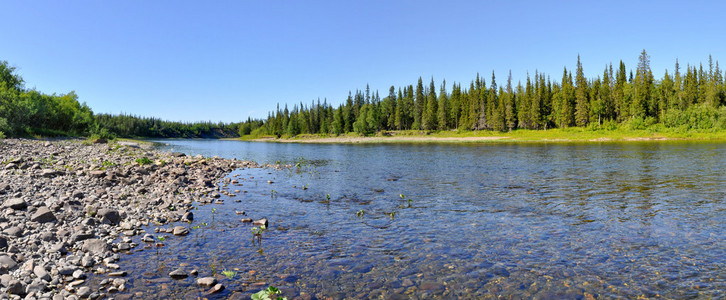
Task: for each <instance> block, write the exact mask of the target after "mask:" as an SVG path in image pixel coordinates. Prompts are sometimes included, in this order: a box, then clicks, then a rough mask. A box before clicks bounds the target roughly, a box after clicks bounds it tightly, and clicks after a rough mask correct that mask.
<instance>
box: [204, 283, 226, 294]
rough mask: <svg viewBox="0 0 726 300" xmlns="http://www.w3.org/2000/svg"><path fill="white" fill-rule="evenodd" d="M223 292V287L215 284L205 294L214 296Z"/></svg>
mask: <svg viewBox="0 0 726 300" xmlns="http://www.w3.org/2000/svg"><path fill="white" fill-rule="evenodd" d="M222 290H224V285H222V284H221V283H217V284H215V285H214V286H213V287H212V288H211V289H209V290H208V291H207V294H214V293H218V292H220V291H222Z"/></svg>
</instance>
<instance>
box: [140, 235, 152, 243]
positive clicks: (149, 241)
mask: <svg viewBox="0 0 726 300" xmlns="http://www.w3.org/2000/svg"><path fill="white" fill-rule="evenodd" d="M141 241H143V242H146V243H153V242H154V236H152V235H150V234H148V233H147V234H145V235H144V237H142V238H141Z"/></svg>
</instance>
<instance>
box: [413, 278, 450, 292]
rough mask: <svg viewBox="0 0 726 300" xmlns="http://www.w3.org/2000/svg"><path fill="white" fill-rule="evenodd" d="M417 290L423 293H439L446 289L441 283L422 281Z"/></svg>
mask: <svg viewBox="0 0 726 300" xmlns="http://www.w3.org/2000/svg"><path fill="white" fill-rule="evenodd" d="M419 289H421V290H424V291H430V292H432V293H441V292H443V291H444V290H445V289H446V286H445V285H444V284H443V283H441V282H436V281H424V282H422V283H421V285H419Z"/></svg>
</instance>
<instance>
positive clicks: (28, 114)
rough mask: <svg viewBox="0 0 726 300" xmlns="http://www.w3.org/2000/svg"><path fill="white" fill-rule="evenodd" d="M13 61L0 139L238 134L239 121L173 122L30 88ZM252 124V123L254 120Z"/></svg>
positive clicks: (4, 87)
mask: <svg viewBox="0 0 726 300" xmlns="http://www.w3.org/2000/svg"><path fill="white" fill-rule="evenodd" d="M24 83H25V82H24V80H23V79H22V77H20V76H19V75H17V74H16V73H15V68H14V67H10V66H9V65H8V62H7V61H0V138H1V137H3V136H5V135H7V136H16V137H23V136H35V135H40V136H88V135H99V136H103V137H105V138H113V137H142V138H220V137H237V136H238V132H239V123H230V124H226V123H221V122H220V123H212V122H193V123H183V122H170V121H164V120H161V119H159V118H148V117H140V116H133V115H126V114H119V115H111V114H94V113H93V111H92V110H91V109H90V108H89V107H88V106H87V105H86V104H85V103H79V102H78V96H77V95H76V93H75V92H70V93H67V94H61V95H56V94H52V95H48V94H44V93H41V92H39V91H36V90H31V89H26V88H25V87H24ZM248 123H251V122H248Z"/></svg>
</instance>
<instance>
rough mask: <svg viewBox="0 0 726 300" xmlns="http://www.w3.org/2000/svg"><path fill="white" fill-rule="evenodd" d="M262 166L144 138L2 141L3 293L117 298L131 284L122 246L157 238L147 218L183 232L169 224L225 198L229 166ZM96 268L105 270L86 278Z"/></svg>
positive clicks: (32, 296)
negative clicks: (122, 264) (155, 145)
mask: <svg viewBox="0 0 726 300" xmlns="http://www.w3.org/2000/svg"><path fill="white" fill-rule="evenodd" d="M256 167H260V166H259V165H257V164H256V163H253V162H248V161H239V160H229V159H221V158H216V157H215V158H205V157H201V156H196V157H189V156H186V155H184V154H182V153H161V152H158V151H154V150H152V149H150V148H149V147H148V145H146V144H145V143H135V142H114V143H108V144H107V143H98V144H94V143H90V142H88V141H85V140H76V139H73V140H53V141H42V140H30V139H5V140H0V299H7V298H10V299H80V298H89V299H100V298H111V297H113V295H114V294H113V293H114V292H116V291H123V290H124V289H125V288H126V287H125V283H126V282H125V280H124V276H126V271H125V270H121V269H119V266H118V264H117V262H118V260H119V259H121V257H122V256H120V255H119V253H120V252H124V251H129V250H132V249H134V248H135V247H139V245H138V243H144V242H154V237H153V234H154V232H146V231H145V229H144V228H148V227H146V226H148V225H155V226H157V228H162V230H166V231H168V232H169V233H173V234H175V235H179V236H183V235H185V230H183V229H185V228H184V227H182V226H176V227H175V226H173V225H172V223H174V222H183V221H191V220H192V219H193V212H192V210H193V207H194V205H198V204H200V203H201V204H205V203H213V202H220V201H221V200H219V199H217V198H219V197H220V193H225V191H224V190H220V188H219V185H220V184H223V182H222V181H223V180H229V179H223V178H224V177H225V176H226V175H227V174H229V173H230V172H231V171H233V170H235V169H240V168H256ZM164 226H166V227H168V228H165V227H164ZM187 232H188V231H187ZM92 273H93V274H102V275H104V276H107V277H108V279H107V280H104V281H103V282H102V284H101V287H93V288H92V287H89V286H87V284H86V282H85V279H86V276H87V275H90V274H92Z"/></svg>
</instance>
